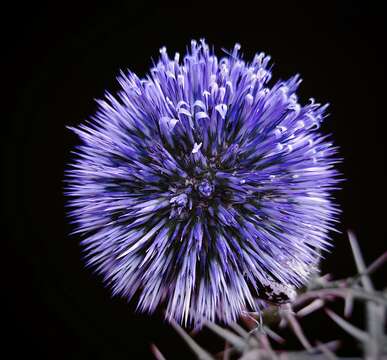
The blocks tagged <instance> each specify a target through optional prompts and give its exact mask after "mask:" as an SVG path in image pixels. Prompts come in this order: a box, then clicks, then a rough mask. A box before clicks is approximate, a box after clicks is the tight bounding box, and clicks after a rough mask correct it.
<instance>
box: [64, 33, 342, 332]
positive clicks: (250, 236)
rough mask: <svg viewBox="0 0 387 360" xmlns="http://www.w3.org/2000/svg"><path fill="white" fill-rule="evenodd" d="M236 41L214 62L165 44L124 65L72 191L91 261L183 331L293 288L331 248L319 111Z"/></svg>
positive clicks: (96, 120)
mask: <svg viewBox="0 0 387 360" xmlns="http://www.w3.org/2000/svg"><path fill="white" fill-rule="evenodd" d="M239 48H240V47H239V45H235V48H234V50H233V52H232V53H230V54H227V53H226V54H227V55H226V56H225V57H223V58H221V59H220V60H219V59H218V58H217V57H216V56H215V55H214V53H213V52H212V51H210V50H209V47H208V46H207V44H206V43H205V42H204V41H201V42H200V43H197V42H195V41H192V43H191V49H190V50H188V51H187V54H186V55H185V57H184V59H183V60H182V61H180V57H179V54H176V55H175V56H174V58H172V59H171V58H170V57H169V56H168V55H167V52H166V50H165V48H163V49H161V50H160V52H161V57H160V60H159V61H158V62H157V63H156V64H155V65H154V67H153V68H152V69H151V70H150V73H149V75H148V76H147V77H146V78H143V79H140V78H139V77H137V76H136V75H135V74H134V73H132V72H130V71H127V72H126V73H123V72H122V73H121V75H120V77H119V78H118V81H119V83H120V85H121V90H120V91H119V92H118V93H117V95H116V96H115V97H114V96H112V95H110V94H109V93H107V94H106V98H105V100H102V101H99V110H98V112H97V113H96V115H95V116H94V117H93V118H92V120H91V121H90V122H88V123H87V124H82V125H80V126H79V127H78V128H73V130H74V132H75V133H76V134H78V135H79V137H80V139H81V141H82V144H81V145H80V146H79V147H78V150H77V156H76V158H75V159H74V161H73V163H72V164H71V168H70V170H69V171H68V173H67V183H68V186H67V195H69V196H70V200H69V205H70V207H71V210H70V215H71V216H72V218H73V220H74V223H75V226H76V232H78V233H81V234H82V235H83V236H84V239H83V241H82V244H83V248H84V253H85V257H86V261H87V264H88V265H89V266H92V267H93V268H94V269H95V270H96V271H97V272H98V273H100V274H102V275H103V277H104V279H105V281H106V282H107V283H108V284H109V285H110V286H111V287H112V289H113V293H114V294H119V295H121V296H123V297H125V298H128V299H130V298H132V297H133V296H134V295H135V294H136V295H138V309H139V310H141V311H146V312H153V311H154V310H155V309H156V308H158V307H164V309H165V313H166V318H167V319H169V320H171V319H174V320H175V321H177V322H179V323H182V324H191V325H200V324H202V322H203V321H204V320H209V321H219V322H223V323H230V322H233V321H235V320H237V319H238V317H239V316H240V315H241V314H242V313H243V312H245V311H259V309H260V306H261V304H262V300H266V301H270V302H274V303H281V302H283V301H288V300H290V299H291V298H292V297H293V296H294V289H295V288H296V287H299V286H302V285H303V284H305V282H306V281H307V280H308V277H309V275H310V273H311V271H312V270H313V269H315V268H316V264H317V262H318V259H319V257H320V253H321V250H327V249H328V248H329V245H330V237H329V233H328V232H329V231H330V230H332V229H333V226H332V225H333V223H334V222H335V219H336V214H337V212H338V210H337V207H336V206H335V204H334V203H333V202H332V199H331V191H332V190H334V189H335V188H336V185H337V182H338V173H337V171H336V170H335V168H334V164H335V163H336V162H337V161H338V160H337V158H336V157H335V154H336V148H335V147H334V146H332V144H331V142H328V141H327V137H326V136H323V135H321V134H320V133H319V131H318V130H319V128H320V124H321V122H322V121H323V118H324V112H325V109H326V105H325V106H321V105H320V104H317V103H315V102H314V100H311V101H310V103H309V104H307V105H304V106H302V105H301V104H300V103H299V102H298V99H297V96H296V90H297V87H298V86H299V84H300V79H299V77H298V75H296V76H293V77H291V78H290V79H289V80H286V81H277V82H274V83H272V82H271V81H270V79H271V76H272V75H271V68H270V66H269V60H270V58H269V57H268V56H265V55H264V54H263V53H260V54H257V55H256V56H255V57H254V59H253V61H252V62H251V63H246V62H245V61H243V59H242V58H241V56H240V55H239Z"/></svg>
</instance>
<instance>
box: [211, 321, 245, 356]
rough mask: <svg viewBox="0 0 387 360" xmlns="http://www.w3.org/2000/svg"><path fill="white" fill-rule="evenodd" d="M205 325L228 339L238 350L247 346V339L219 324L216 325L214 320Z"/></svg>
mask: <svg viewBox="0 0 387 360" xmlns="http://www.w3.org/2000/svg"><path fill="white" fill-rule="evenodd" d="M205 325H206V326H207V327H208V328H209V329H210V330H212V331H213V332H214V333H215V334H217V335H219V336H220V337H222V338H223V339H225V340H227V341H228V342H229V343H230V344H231V345H233V346H235V347H236V348H237V349H238V351H243V350H244V349H245V347H246V343H245V341H244V340H243V339H242V338H241V337H239V336H237V335H235V334H234V333H232V332H231V331H229V330H226V329H223V328H221V327H220V326H219V325H216V324H215V323H212V322H206V323H205Z"/></svg>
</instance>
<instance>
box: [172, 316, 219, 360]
mask: <svg viewBox="0 0 387 360" xmlns="http://www.w3.org/2000/svg"><path fill="white" fill-rule="evenodd" d="M171 325H172V326H173V328H174V329H175V330H176V332H177V333H178V334H179V335H180V336H181V337H182V338H183V339H184V340H185V342H186V343H187V344H188V346H189V347H190V348H191V350H192V351H193V352H194V353H195V354H196V356H197V357H198V359H200V360H215V359H214V358H213V357H212V356H211V354H210V353H208V352H207V351H206V350H204V349H203V348H202V347H201V346H199V345H198V344H197V343H196V342H195V341H194V339H192V338H191V337H190V336H189V335H188V334H187V333H186V332H185V331H184V329H183V328H182V327H181V326H180V325H179V324H177V323H176V322H175V321H173V320H172V321H171Z"/></svg>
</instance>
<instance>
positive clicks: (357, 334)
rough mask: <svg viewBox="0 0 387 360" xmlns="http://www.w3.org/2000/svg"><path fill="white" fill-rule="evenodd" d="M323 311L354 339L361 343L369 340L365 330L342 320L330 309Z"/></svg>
mask: <svg viewBox="0 0 387 360" xmlns="http://www.w3.org/2000/svg"><path fill="white" fill-rule="evenodd" d="M325 312H326V313H327V315H328V316H329V317H330V318H331V319H332V320H333V321H334V322H335V323H336V324H337V325H339V326H340V327H341V328H342V329H343V330H345V331H346V332H347V333H349V334H350V335H352V336H353V337H354V338H355V339H357V340H359V341H361V342H363V343H366V342H368V341H370V340H371V339H370V337H369V336H368V334H367V333H366V332H365V331H363V330H361V329H359V328H357V327H356V326H354V325H352V324H351V323H350V322H348V321H346V320H344V319H343V318H342V317H340V316H339V315H337V314H336V313H335V312H333V311H332V310H329V309H325Z"/></svg>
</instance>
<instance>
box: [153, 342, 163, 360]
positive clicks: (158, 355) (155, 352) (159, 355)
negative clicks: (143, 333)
mask: <svg viewBox="0 0 387 360" xmlns="http://www.w3.org/2000/svg"><path fill="white" fill-rule="evenodd" d="M151 351H152V353H153V355H154V356H155V358H156V360H166V359H165V357H164V355H163V354H162V353H161V351H160V350H159V349H158V347H157V346H156V345H155V344H151Z"/></svg>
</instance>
